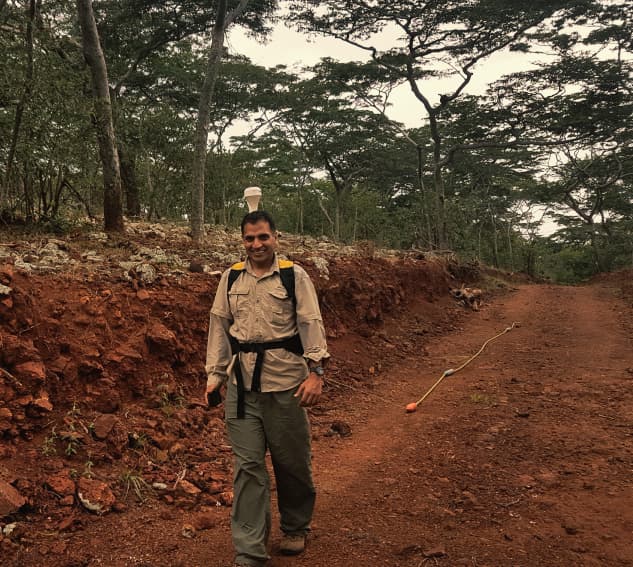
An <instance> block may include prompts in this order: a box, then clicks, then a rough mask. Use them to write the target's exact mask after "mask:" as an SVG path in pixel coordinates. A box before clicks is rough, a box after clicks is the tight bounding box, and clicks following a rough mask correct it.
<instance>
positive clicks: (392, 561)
mask: <svg viewBox="0 0 633 567" xmlns="http://www.w3.org/2000/svg"><path fill="white" fill-rule="evenodd" d="M432 308H435V307H433V306H430V304H429V305H427V307H426V309H432ZM437 309H440V308H439V307H438V308H437ZM423 312H424V310H421V311H419V312H415V310H413V312H412V313H411V320H410V321H399V322H398V323H397V324H396V325H395V326H394V327H393V329H391V330H389V329H387V331H388V332H387V333H386V335H384V336H385V337H386V338H387V339H389V340H390V341H391V343H390V344H391V347H392V349H391V352H392V353H397V352H398V350H399V349H398V344H399V343H402V342H404V341H409V342H410V341H412V340H413V341H414V342H415V341H423V342H424V348H420V349H419V351H418V354H408V355H407V356H406V357H404V358H403V359H402V360H400V362H399V363H398V364H397V365H395V366H394V365H392V366H390V367H389V368H388V370H385V369H384V368H386V366H385V365H384V364H382V363H383V362H384V361H381V360H376V359H375V356H376V354H375V353H374V352H373V351H370V350H368V351H367V352H365V351H364V350H362V343H359V344H358V345H356V351H357V353H358V356H359V357H364V356H365V357H366V359H367V361H366V362H367V367H368V369H369V366H370V365H371V366H373V367H374V371H375V372H376V374H377V375H376V378H375V380H374V386H373V387H372V388H371V389H369V388H368V389H363V388H359V387H355V389H351V388H348V389H347V390H346V391H347V392H348V396H347V400H341V401H340V402H337V403H336V404H334V405H332V406H331V407H326V408H324V409H323V411H322V413H320V414H319V415H315V416H314V417H315V421H316V422H317V423H318V424H323V423H330V422H332V421H333V420H334V419H343V420H345V421H346V422H347V423H348V424H349V425H350V426H351V427H352V434H351V436H349V437H339V436H326V435H323V428H322V427H321V428H320V429H319V428H316V429H318V431H319V433H318V438H317V439H316V440H315V444H314V469H315V476H316V481H317V485H318V489H319V498H318V504H317V511H316V516H315V520H314V526H313V533H312V534H311V538H310V540H309V546H308V549H307V551H306V553H305V554H304V555H303V556H301V557H297V558H284V557H280V556H278V555H275V554H274V546H275V544H276V541H277V537H276V536H275V537H274V538H273V542H272V543H273V558H272V560H271V562H270V565H271V566H272V567H282V566H283V567H286V566H288V567H289V566H290V565H296V566H311V567H325V566H328V567H337V566H346V567H361V566H364V565H371V566H374V565H385V566H390V565H391V566H400V565H402V566H405V565H406V566H409V565H411V566H419V565H444V566H451V567H452V566H458V565H463V566H466V565H468V566H477V567H484V566H490V567H493V566H495V567H501V566H503V567H505V566H522V567H533V566H539V565H543V566H545V565H547V566H565V567H567V566H572V565H583V566H585V565H586V566H592V565H596V566H598V565H600V566H624V565H629V566H630V565H633V543H632V542H633V444H632V441H633V439H632V436H633V388H632V387H633V349H632V348H631V347H632V344H631V343H632V340H631V339H632V337H631V330H630V329H631V327H630V326H629V327H628V330H627V326H626V321H627V319H628V317H630V315H631V311H630V307H627V306H626V304H625V303H624V302H623V301H622V300H621V299H620V298H618V297H617V295H616V292H615V291H614V290H613V289H611V288H608V287H604V286H602V287H601V286H591V287H577V288H571V287H556V286H524V287H521V288H520V289H518V290H517V291H516V292H513V293H512V294H510V295H507V296H505V297H504V298H503V299H500V300H496V301H495V302H492V303H491V304H489V305H486V306H485V307H484V309H482V311H480V312H479V313H468V314H466V315H465V317H464V318H463V320H462V323H461V327H459V328H455V329H454V330H453V331H451V332H450V333H449V334H447V335H444V336H442V337H435V338H432V339H430V340H427V339H422V338H420V335H416V334H415V329H414V325H413V323H414V319H415V317H417V320H418V321H419V320H420V316H421V314H422V313H423ZM513 322H516V323H517V326H516V327H515V328H514V329H513V330H512V331H510V332H509V333H507V334H505V335H503V336H501V337H500V338H499V339H497V340H496V341H494V342H492V343H491V344H490V345H489V346H488V347H487V348H486V350H485V351H484V352H483V353H482V354H481V355H480V356H479V357H478V358H477V359H475V360H474V361H473V362H472V363H471V364H470V365H468V366H467V367H466V368H465V369H464V370H463V371H461V372H459V373H458V374H456V375H454V376H452V377H450V378H447V379H445V380H444V381H443V382H442V384H441V385H440V386H439V387H438V388H437V390H436V391H435V392H434V393H433V394H432V395H431V396H430V397H429V399H428V400H427V401H425V402H424V403H423V404H422V405H421V407H420V408H419V409H418V411H417V412H416V413H414V414H405V412H404V406H405V405H406V404H407V403H409V402H411V401H415V400H417V399H418V398H420V397H421V395H422V394H423V393H424V392H425V391H426V390H427V389H428V388H429V387H430V386H431V385H432V384H433V383H434V382H435V381H436V380H437V378H438V377H439V376H440V375H441V374H442V372H443V371H444V370H445V369H447V368H455V367H457V366H459V365H460V364H461V363H462V362H463V361H465V360H466V359H467V358H468V357H469V356H470V355H471V354H473V353H475V352H476V351H477V350H478V349H479V348H480V346H481V345H482V344H483V343H484V341H486V340H487V339H488V338H490V337H492V336H494V335H496V334H497V333H499V332H500V331H502V330H503V329H504V328H507V327H509V326H511V325H512V323H513ZM421 344H422V342H421ZM394 345H395V346H394ZM351 348H354V345H349V344H343V342H340V341H339V342H338V343H337V344H336V345H335V349H337V350H338V351H339V352H342V351H343V350H346V349H351ZM412 350H413V351H415V350H416V349H410V348H409V349H408V350H407V352H412ZM335 354H336V353H335ZM394 358H396V359H397V357H393V356H392V357H391V360H393V359H394ZM381 366H382V368H383V370H382V371H381V370H380V368H381ZM342 377H343V374H341V376H340V377H339V380H342ZM196 512H197V511H196V510H195V509H192V510H184V509H179V508H175V507H171V508H170V507H168V506H165V505H164V504H163V503H161V502H158V501H153V502H152V501H150V502H148V503H146V504H145V505H143V506H139V507H131V508H130V509H129V510H127V512H126V513H124V514H109V515H107V516H104V517H102V518H94V519H93V520H94V521H92V522H90V521H89V522H87V523H85V521H84V525H83V527H82V530H81V531H77V532H74V533H72V532H71V533H64V534H63V540H64V549H65V551H64V552H63V557H65V558H66V559H62V556H60V555H59V552H55V549H54V548H55V544H54V543H51V544H50V546H49V549H48V552H47V551H46V549H44V550H42V549H41V548H40V550H39V551H38V552H36V551H35V549H34V548H31V549H27V550H26V551H25V552H24V553H22V554H21V555H20V557H18V564H20V565H30V564H38V565H40V566H44V565H62V564H63V565H108V566H109V567H116V566H124V565H125V566H127V565H145V566H150V565H151V566H154V567H159V566H170V567H177V566H183V567H184V566H187V567H194V566H200V567H202V566H205V567H207V566H208V567H220V566H224V565H230V562H231V557H232V551H231V546H230V533H229V525H228V514H229V511H228V509H226V508H219V509H218V510H217V511H213V513H214V514H215V517H214V519H212V523H214V524H215V525H214V527H213V528H212V529H205V530H201V531H199V532H198V533H197V535H196V537H194V538H192V539H188V538H184V537H183V536H182V535H181V534H182V527H183V525H184V524H185V523H187V521H188V520H189V519H190V518H191V516H192V515H194V514H195V513H196ZM58 551H59V550H58Z"/></svg>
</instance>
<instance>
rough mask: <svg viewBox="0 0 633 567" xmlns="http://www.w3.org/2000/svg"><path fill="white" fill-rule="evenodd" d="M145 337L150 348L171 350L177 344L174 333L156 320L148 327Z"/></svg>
mask: <svg viewBox="0 0 633 567" xmlns="http://www.w3.org/2000/svg"><path fill="white" fill-rule="evenodd" d="M146 339H147V342H148V343H149V346H150V350H164V351H166V352H171V351H173V350H174V349H176V347H177V346H178V340H177V339H176V335H175V334H174V333H173V332H172V331H170V330H169V329H168V328H167V327H165V325H163V324H162V323H159V322H158V321H156V322H154V323H153V324H152V326H151V327H150V328H149V329H148V331H147V335H146Z"/></svg>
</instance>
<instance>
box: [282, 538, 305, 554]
mask: <svg viewBox="0 0 633 567" xmlns="http://www.w3.org/2000/svg"><path fill="white" fill-rule="evenodd" d="M305 548H306V536H305V534H284V535H283V537H282V538H281V541H280V542H279V553H281V554H282V555H299V553H302V552H303V550H304V549H305Z"/></svg>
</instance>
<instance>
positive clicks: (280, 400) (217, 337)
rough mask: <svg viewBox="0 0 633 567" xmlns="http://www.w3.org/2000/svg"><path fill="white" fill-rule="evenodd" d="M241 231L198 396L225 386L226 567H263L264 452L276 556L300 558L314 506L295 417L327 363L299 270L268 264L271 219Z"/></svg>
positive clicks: (217, 304) (312, 295) (309, 401)
mask: <svg viewBox="0 0 633 567" xmlns="http://www.w3.org/2000/svg"><path fill="white" fill-rule="evenodd" d="M241 228H242V239H243V244H244V248H245V249H246V255H247V260H246V262H245V263H240V264H236V265H235V266H233V268H232V269H229V270H227V271H226V272H224V274H223V275H222V278H221V279H220V283H219V285H218V289H217V292H216V296H215V300H214V302H213V307H212V308H211V317H210V324H209V338H208V344H207V362H206V371H207V390H206V391H207V396H209V395H210V394H213V393H215V392H217V391H218V389H219V388H220V386H221V385H222V384H223V383H224V382H225V381H228V386H227V397H226V403H225V415H226V423H227V430H228V435H229V439H230V441H231V445H232V447H233V455H234V475H233V491H234V500H233V510H232V513H231V529H232V533H233V544H234V546H235V552H236V555H235V565H236V566H257V565H263V564H264V563H265V562H266V561H267V560H268V559H269V556H268V553H267V542H268V536H269V533H270V523H271V520H270V489H269V478H268V473H267V470H266V462H265V455H266V449H268V450H270V455H271V459H272V463H273V469H274V473H275V480H276V485H277V499H278V507H279V513H280V520H281V530H282V532H283V537H282V540H281V543H280V552H281V553H283V554H287V555H295V554H298V553H301V552H302V551H303V550H304V548H305V541H306V534H307V532H308V531H309V529H310V521H311V519H312V512H313V509H314V501H315V490H314V485H313V483H312V469H311V462H310V458H311V453H310V426H309V423H308V419H307V414H306V410H305V407H307V406H311V405H313V404H315V403H317V402H318V400H319V398H320V396H321V391H322V380H323V373H324V372H323V365H324V363H325V361H326V360H327V359H328V358H329V356H330V355H329V354H328V352H327V344H326V339H325V331H324V328H323V321H322V318H321V313H320V310H319V304H318V299H317V295H316V292H315V289H314V286H313V285H312V282H311V281H310V278H309V276H308V275H307V273H306V272H305V270H304V269H303V268H301V267H299V266H297V265H294V264H292V262H287V261H285V262H283V261H280V260H279V259H278V257H277V254H276V252H275V250H276V245H277V240H276V229H275V223H274V221H273V219H272V217H271V216H270V215H269V214H268V213H267V212H265V211H253V212H251V213H248V214H247V215H246V216H245V217H244V219H243V220H242V225H241ZM288 276H290V278H289V277H288ZM289 280H290V282H289ZM292 280H294V281H292ZM293 296H294V297H293ZM299 339H300V340H299Z"/></svg>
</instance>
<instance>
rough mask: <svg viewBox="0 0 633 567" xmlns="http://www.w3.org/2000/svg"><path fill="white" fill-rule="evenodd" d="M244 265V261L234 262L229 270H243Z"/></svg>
mask: <svg viewBox="0 0 633 567" xmlns="http://www.w3.org/2000/svg"><path fill="white" fill-rule="evenodd" d="M244 265H245V264H244V262H236V263H235V264H233V265H232V266H231V270H243V269H244Z"/></svg>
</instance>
